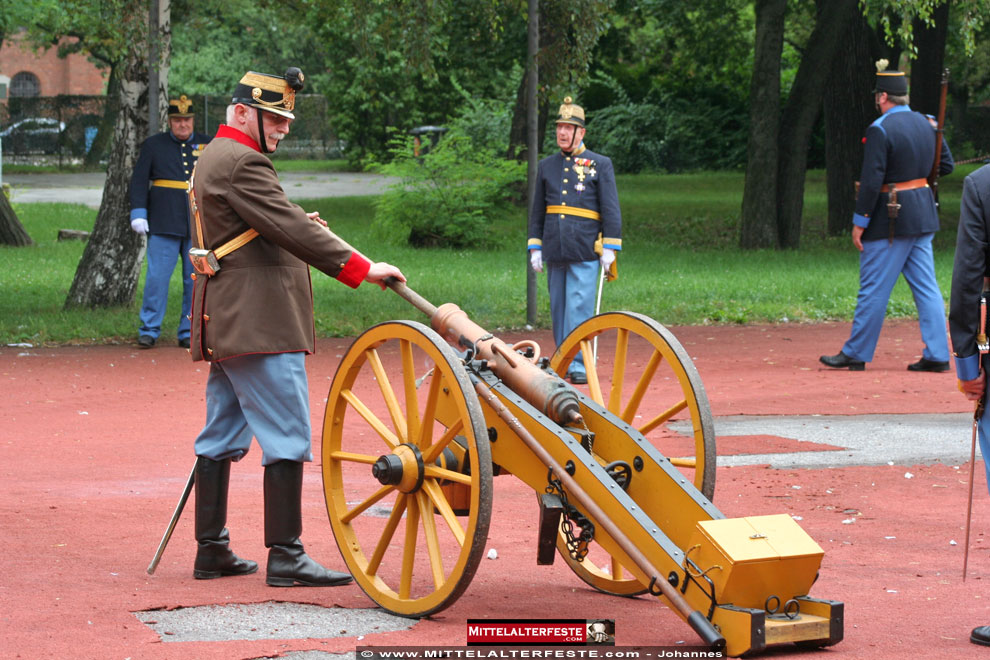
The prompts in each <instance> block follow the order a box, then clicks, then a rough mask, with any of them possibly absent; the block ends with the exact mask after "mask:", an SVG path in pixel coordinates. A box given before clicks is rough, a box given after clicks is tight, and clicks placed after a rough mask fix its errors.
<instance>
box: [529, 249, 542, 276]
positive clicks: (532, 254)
mask: <svg viewBox="0 0 990 660" xmlns="http://www.w3.org/2000/svg"><path fill="white" fill-rule="evenodd" d="M529 263H530V265H531V266H532V267H533V270H534V271H536V272H537V273H542V272H543V250H530V251H529Z"/></svg>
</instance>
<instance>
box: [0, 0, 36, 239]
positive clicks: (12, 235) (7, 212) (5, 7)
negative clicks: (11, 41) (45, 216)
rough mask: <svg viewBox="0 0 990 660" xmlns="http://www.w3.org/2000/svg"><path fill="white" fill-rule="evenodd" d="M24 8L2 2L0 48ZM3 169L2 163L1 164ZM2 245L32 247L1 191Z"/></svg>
mask: <svg viewBox="0 0 990 660" xmlns="http://www.w3.org/2000/svg"><path fill="white" fill-rule="evenodd" d="M22 8H23V3H20V2H14V1H13V0H0V46H2V45H3V42H4V39H6V37H7V34H8V33H9V31H10V30H11V29H13V28H15V27H16V26H17V25H18V24H19V23H18V20H19V18H18V14H17V12H18V10H19V9H22ZM0 167H2V163H0ZM0 245H10V246H13V247H23V246H25V245H31V237H30V236H29V235H28V233H27V231H25V229H24V225H22V224H21V221H20V218H18V217H17V213H15V212H14V209H13V207H11V205H10V201H9V200H8V199H7V196H6V195H5V194H3V192H2V191H0Z"/></svg>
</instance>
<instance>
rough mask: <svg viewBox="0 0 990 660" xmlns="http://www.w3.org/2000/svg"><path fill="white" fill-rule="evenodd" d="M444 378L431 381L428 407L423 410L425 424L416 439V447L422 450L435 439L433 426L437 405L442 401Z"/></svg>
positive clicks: (427, 395) (427, 401)
mask: <svg viewBox="0 0 990 660" xmlns="http://www.w3.org/2000/svg"><path fill="white" fill-rule="evenodd" d="M442 380H443V379H442V378H431V379H430V391H429V392H427V394H426V406H425V407H424V408H423V422H422V424H420V427H419V435H418V436H417V437H416V446H417V447H419V448H420V449H423V448H424V447H428V446H429V445H430V441H431V440H432V439H433V437H432V436H433V426H434V421H435V419H434V418H435V417H436V414H437V404H438V403H439V401H440V382H441V381H442Z"/></svg>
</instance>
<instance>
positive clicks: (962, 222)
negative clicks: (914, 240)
mask: <svg viewBox="0 0 990 660" xmlns="http://www.w3.org/2000/svg"><path fill="white" fill-rule="evenodd" d="M988 249H990V165H986V166H984V167H981V168H980V169H978V170H976V171H975V172H973V173H972V174H970V175H969V176H967V177H966V180H965V182H964V183H963V194H962V203H961V204H960V207H959V233H958V235H957V237H956V256H955V263H954V264H953V267H952V294H951V296H950V299H949V300H950V302H949V332H951V333H952V348H953V351H954V352H953V355H955V358H956V376H957V377H958V379H959V389H960V390H962V392H963V394H965V395H966V398H968V399H970V400H971V401H979V400H980V399H981V398H982V397H983V396H985V394H984V392H985V390H986V379H987V371H986V359H985V356H986V355H987V351H988V349H990V347H988V346H987V344H986V341H987V340H986V337H985V336H986V333H987V327H986V314H987V310H986V306H985V305H981V304H980V299H981V294H982V292H983V290H984V289H985V288H986V278H987V277H988V276H990V254H988V252H987V250H988ZM981 335H983V336H982V337H981ZM980 344H983V345H982V346H981V345H980ZM987 411H990V406H987V407H986V408H984V412H983V415H982V416H981V417H980V419H979V422H978V424H977V428H978V430H979V438H980V453H981V454H983V463H984V468H985V470H986V476H987V484H988V485H990V414H988V412H987ZM969 641H971V642H973V643H974V644H979V645H981V646H990V626H978V627H977V628H975V629H973V632H972V633H971V634H970V636H969Z"/></svg>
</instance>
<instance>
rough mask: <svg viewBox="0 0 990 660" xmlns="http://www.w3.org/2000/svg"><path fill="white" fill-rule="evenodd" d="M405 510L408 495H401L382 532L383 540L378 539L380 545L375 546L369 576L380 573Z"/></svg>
mask: <svg viewBox="0 0 990 660" xmlns="http://www.w3.org/2000/svg"><path fill="white" fill-rule="evenodd" d="M405 510H406V494H405V493H399V496H398V497H396V498H395V505H394V506H393V507H392V513H390V514H389V516H388V521H387V522H386V523H385V528H384V529H383V530H382V535H381V538H379V539H378V544H377V545H376V546H375V551H374V552H373V553H371V558H370V559H369V560H368V568H367V574H368V575H376V574H377V573H378V567H379V566H381V563H382V558H383V557H385V551H386V550H388V547H389V545H390V544H391V543H392V537H393V536H394V535H395V530H396V529H397V528H398V527H399V521H400V520H402V514H403V512H404V511H405Z"/></svg>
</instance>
